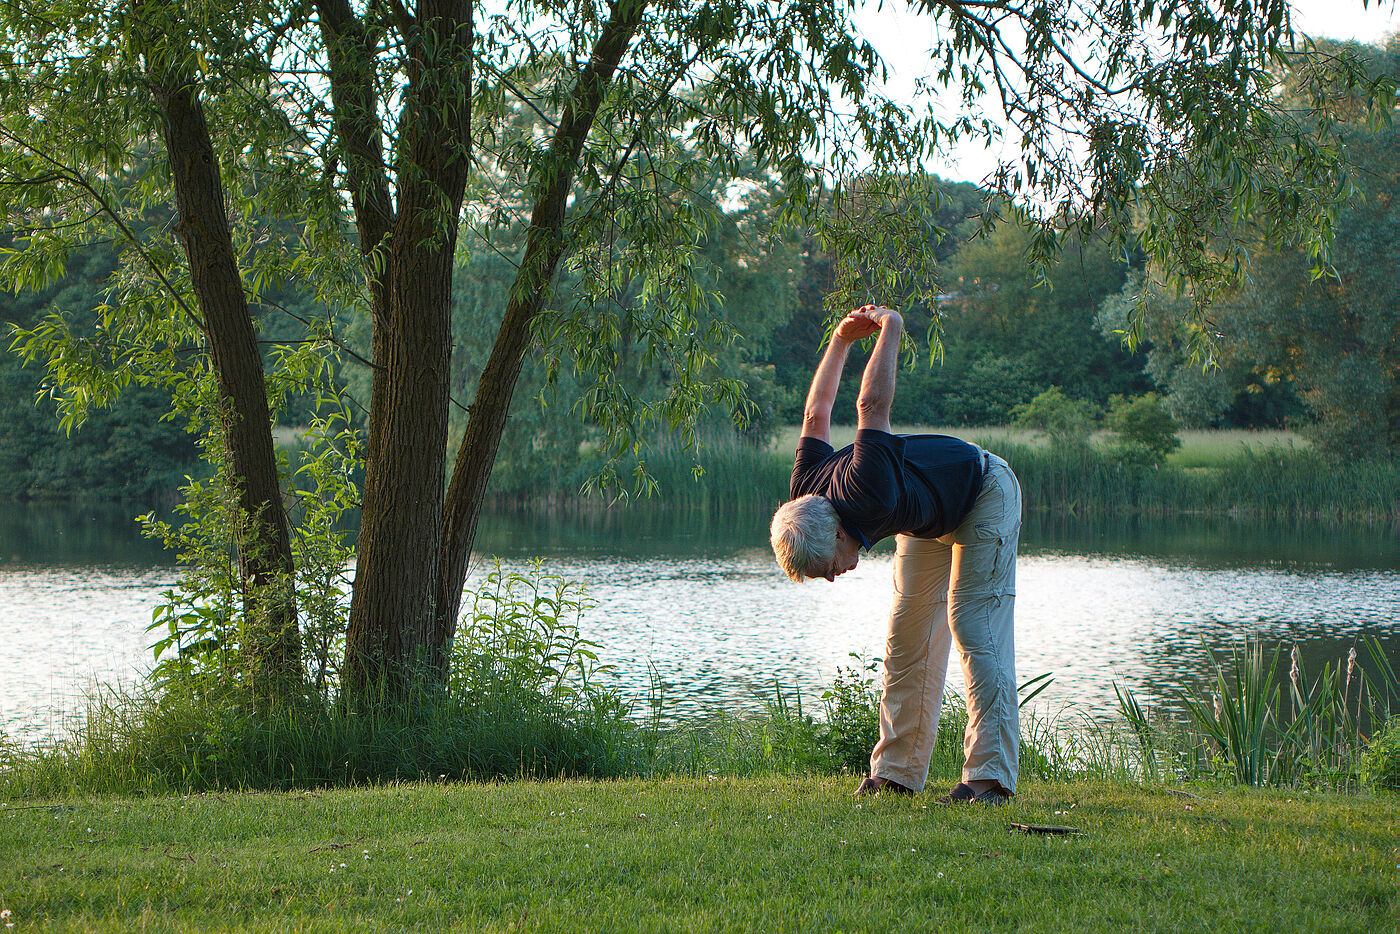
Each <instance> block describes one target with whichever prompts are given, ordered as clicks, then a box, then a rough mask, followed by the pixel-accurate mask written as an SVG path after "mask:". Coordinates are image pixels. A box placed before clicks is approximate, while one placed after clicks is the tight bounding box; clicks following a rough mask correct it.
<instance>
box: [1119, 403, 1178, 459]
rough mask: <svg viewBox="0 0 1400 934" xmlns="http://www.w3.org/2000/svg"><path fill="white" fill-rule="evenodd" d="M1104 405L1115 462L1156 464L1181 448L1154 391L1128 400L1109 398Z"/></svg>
mask: <svg viewBox="0 0 1400 934" xmlns="http://www.w3.org/2000/svg"><path fill="white" fill-rule="evenodd" d="M1108 404H1109V409H1108V427H1109V429H1110V430H1111V431H1112V432H1113V438H1112V441H1111V448H1112V450H1113V453H1114V455H1115V457H1116V459H1118V460H1120V461H1123V462H1124V463H1133V464H1150V465H1156V464H1161V463H1162V462H1163V461H1165V460H1166V459H1167V455H1168V454H1170V453H1171V452H1172V451H1175V450H1176V449H1177V448H1179V447H1181V439H1180V438H1178V437H1177V436H1176V432H1177V424H1176V419H1174V418H1172V416H1171V413H1170V412H1168V411H1167V407H1166V405H1165V404H1164V403H1163V402H1162V397H1161V396H1159V395H1157V394H1156V393H1155V392H1149V393H1144V394H1143V395H1141V396H1136V397H1134V398H1132V399H1129V398H1127V397H1126V396H1113V397H1112V398H1110V399H1109V402H1108Z"/></svg>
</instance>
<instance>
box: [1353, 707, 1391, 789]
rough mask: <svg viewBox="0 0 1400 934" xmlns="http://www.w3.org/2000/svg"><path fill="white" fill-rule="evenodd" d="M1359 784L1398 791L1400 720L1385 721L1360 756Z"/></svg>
mask: <svg viewBox="0 0 1400 934" xmlns="http://www.w3.org/2000/svg"><path fill="white" fill-rule="evenodd" d="M1359 772H1360V777H1361V784H1363V785H1365V786H1367V787H1369V788H1385V789H1389V790H1391V791H1395V790H1397V789H1400V718H1393V719H1391V720H1388V721H1386V724H1385V726H1384V727H1382V728H1381V730H1380V731H1379V732H1377V733H1376V734H1375V735H1374V736H1372V737H1371V741H1370V742H1369V743H1367V745H1366V750H1365V752H1363V753H1362V754H1361V766H1360V769H1359Z"/></svg>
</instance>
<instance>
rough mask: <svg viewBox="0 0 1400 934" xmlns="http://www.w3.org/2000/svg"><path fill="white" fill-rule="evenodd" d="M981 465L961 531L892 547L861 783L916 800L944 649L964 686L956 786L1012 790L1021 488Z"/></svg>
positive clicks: (998, 462) (934, 725) (930, 742)
mask: <svg viewBox="0 0 1400 934" xmlns="http://www.w3.org/2000/svg"><path fill="white" fill-rule="evenodd" d="M983 456H984V458H985V460H984V466H985V468H986V473H985V478H984V479H983V481H982V490H981V492H980V493H978V495H977V501H976V502H975V503H974V505H973V507H972V511H971V512H969V513H968V514H967V517H966V518H965V519H964V520H963V522H962V524H961V525H959V526H958V527H957V528H956V529H954V530H953V531H952V532H950V533H948V534H947V535H944V536H942V537H940V538H936V539H929V538H914V537H913V536H909V535H900V536H898V537H897V539H896V543H897V550H896V554H895V562H894V591H895V592H894V607H893V609H892V610H891V613H890V632H889V637H888V639H887V640H886V642H885V676H884V693H883V694H882V696H881V699H880V741H879V742H878V743H876V744H875V749H874V751H873V752H872V753H871V754H870V774H871V775H876V776H880V777H881V778H887V779H890V780H891V781H896V782H899V784H901V785H904V786H905V787H907V788H911V789H914V790H916V791H918V790H921V789H922V788H923V787H924V782H925V781H927V779H928V767H929V758H930V756H932V754H933V746H934V740H935V738H936V737H937V735H938V716H939V713H940V712H941V710H942V707H943V682H944V678H945V676H946V674H947V671H948V650H949V648H950V646H954V645H955V646H957V649H958V655H959V657H960V658H961V659H962V669H963V676H964V677H965V678H966V680H967V714H968V719H967V731H966V733H965V734H964V736H963V752H964V756H965V759H964V763H963V772H962V780H963V781H965V782H966V781H973V780H976V779H995V780H996V781H998V782H1000V783H1001V784H1002V785H1003V786H1004V787H1005V789H1006V790H1007V791H1010V792H1015V790H1016V777H1017V764H1018V757H1019V753H1020V745H1021V725H1020V717H1019V711H1018V709H1017V704H1016V652H1015V639H1014V632H1013V612H1014V609H1015V605H1016V545H1017V541H1018V540H1019V538H1020V534H1021V485H1020V483H1018V482H1017V480H1016V475H1015V474H1014V473H1012V472H1011V468H1010V466H1008V465H1007V463H1006V461H1004V460H1002V459H1001V458H1000V457H997V456H996V455H995V454H987V453H984V455H983Z"/></svg>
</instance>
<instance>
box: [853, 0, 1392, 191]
mask: <svg viewBox="0 0 1400 934" xmlns="http://www.w3.org/2000/svg"><path fill="white" fill-rule="evenodd" d="M896 7H899V8H900V9H896ZM1292 7H1293V27H1294V29H1295V30H1297V31H1299V32H1302V33H1305V34H1307V35H1311V36H1316V37H1326V38H1331V39H1357V40H1361V41H1367V42H1377V41H1379V40H1381V39H1382V38H1384V37H1385V36H1387V35H1390V34H1391V33H1394V32H1397V31H1400V0H1371V2H1370V4H1369V6H1367V5H1365V4H1363V3H1362V0H1293V2H1292ZM857 20H858V22H860V25H861V28H862V29H863V31H864V32H865V34H866V36H867V38H869V39H870V41H871V42H872V43H874V45H875V48H876V49H877V50H878V51H879V53H880V55H881V56H882V57H883V58H884V59H885V63H886V65H887V66H888V67H889V68H890V70H891V73H892V74H891V80H890V82H889V84H888V85H887V90H888V93H889V94H890V96H891V97H894V98H896V99H906V100H907V99H912V97H913V89H914V80H915V79H916V78H918V77H919V76H920V74H922V73H923V71H924V69H925V66H926V65H927V63H928V49H929V48H930V46H931V45H932V37H933V28H932V26H931V24H930V23H929V22H928V21H927V20H926V19H922V18H920V17H918V16H916V15H914V14H910V13H905V12H902V5H901V4H897V3H894V4H887V5H886V6H885V9H883V10H879V11H876V10H875V9H874V7H873V5H867V6H866V7H865V8H864V11H863V12H862V13H859V14H857ZM1007 152H1008V153H1009V154H1014V147H1012V148H1008V150H1007ZM996 165H997V154H996V152H995V151H989V150H987V149H986V148H985V147H984V146H983V145H982V144H981V143H977V144H973V145H969V146H965V147H962V148H960V149H957V150H955V151H954V152H953V153H952V154H951V158H950V159H949V161H948V162H946V163H944V164H943V165H941V166H940V165H936V164H935V165H931V166H930V168H932V169H933V170H934V171H936V172H938V173H939V174H940V175H943V176H944V177H946V178H950V179H954V180H959V181H971V182H980V181H982V180H983V179H984V178H985V177H986V176H987V175H988V174H989V173H991V172H992V171H993V170H994V169H995V168H996Z"/></svg>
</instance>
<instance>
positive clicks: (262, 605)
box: [152, 73, 302, 683]
mask: <svg viewBox="0 0 1400 934" xmlns="http://www.w3.org/2000/svg"><path fill="white" fill-rule="evenodd" d="M152 78H153V79H154V90H155V96H156V100H157V103H158V104H159V106H160V108H161V111H162V113H163V115H164V117H165V125H164V131H165V141H166V149H167V150H168V152H169V156H170V168H171V173H172V176H173V178H174V182H175V205H176V209H177V211H178V214H179V222H178V224H177V226H176V231H177V232H178V233H179V235H180V240H181V242H182V243H183V244H184V247H185V255H186V257H187V258H188V260H189V264H190V282H191V284H192V286H193V288H194V293H195V298H196V300H197V302H198V306H199V311H200V315H201V316H202V318H203V322H202V324H203V328H204V334H205V338H206V339H207V341H208V344H209V354H210V357H211V359H212V361H213V367H214V379H215V382H216V384H217V385H218V390H219V398H220V401H221V403H222V408H223V411H222V412H221V413H220V417H222V418H223V419H224V424H223V426H222V428H223V434H224V443H225V450H226V453H227V456H228V469H229V475H230V477H231V478H232V479H233V483H234V486H235V487H236V492H237V496H238V512H239V516H240V519H239V521H238V523H237V528H236V529H235V530H234V533H235V536H236V541H237V544H238V559H239V572H240V575H241V577H242V583H243V587H244V594H243V596H244V618H245V626H246V627H247V628H246V630H245V632H246V642H245V644H244V646H243V648H244V650H245V652H246V653H247V656H248V660H249V662H250V664H251V665H252V667H253V670H254V673H255V674H259V675H263V676H267V677H271V678H274V679H278V680H279V681H283V682H286V683H297V682H299V680H300V678H301V676H302V671H301V640H300V634H299V632H298V630H297V618H296V605H295V601H294V590H293V586H292V575H293V564H292V549H291V542H290V538H289V535H288V529H287V515H286V511H285V509H284V508H283V505H282V497H281V490H280V489H279V486H278V480H277V456H276V453H275V451H274V449H273V444H272V430H271V419H270V416H269V411H268V406H267V387H266V385H265V384H264V378H263V363H262V355H261V353H260V352H259V351H258V342H257V334H256V332H255V331H254V328H253V319H252V315H251V314H250V312H249V309H248V300H247V297H246V296H245V295H244V293H243V280H242V277H241V276H240V275H239V270H238V261H237V258H236V257H235V254H234V249H233V237H232V235H231V233H230V231H229V225H228V218H227V216H226V209H225V207H224V193H223V181H222V178H221V177H220V170H219V162H218V159H217V157H216V156H215V154H214V146H213V143H212V142H211V140H210V136H209V127H208V124H207V123H206V121H205V118H204V111H203V109H202V108H201V106H200V103H199V98H198V95H197V93H196V90H195V88H194V86H193V84H192V83H190V82H189V81H187V80H184V79H183V76H181V75H179V74H178V73H177V74H174V75H172V74H169V73H165V74H161V73H156V74H153V75H152Z"/></svg>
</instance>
